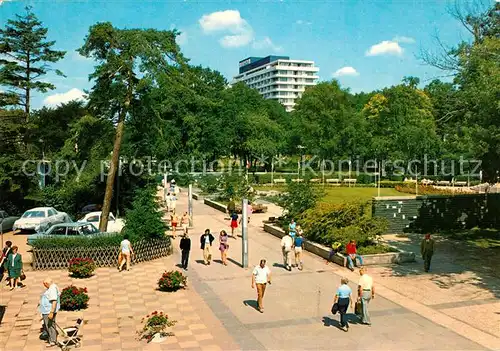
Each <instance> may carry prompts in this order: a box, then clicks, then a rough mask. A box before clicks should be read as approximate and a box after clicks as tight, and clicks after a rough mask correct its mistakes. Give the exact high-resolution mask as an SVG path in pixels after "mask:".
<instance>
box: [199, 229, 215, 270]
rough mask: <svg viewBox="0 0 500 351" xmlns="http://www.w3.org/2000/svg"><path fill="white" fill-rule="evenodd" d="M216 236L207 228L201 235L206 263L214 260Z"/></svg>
mask: <svg viewBox="0 0 500 351" xmlns="http://www.w3.org/2000/svg"><path fill="white" fill-rule="evenodd" d="M214 239H215V238H214V236H213V235H212V234H210V229H205V234H203V235H202V236H201V237H200V244H201V249H202V250H203V261H204V262H205V265H208V264H210V261H212V250H211V247H212V242H213V241H214Z"/></svg>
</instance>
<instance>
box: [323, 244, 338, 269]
mask: <svg viewBox="0 0 500 351" xmlns="http://www.w3.org/2000/svg"><path fill="white" fill-rule="evenodd" d="M341 250H342V244H341V243H340V242H339V241H335V242H334V243H333V244H332V246H331V249H330V254H329V255H328V259H327V260H326V262H325V263H326V264H328V263H330V262H332V258H333V256H335V255H337V254H339V253H340V251H341Z"/></svg>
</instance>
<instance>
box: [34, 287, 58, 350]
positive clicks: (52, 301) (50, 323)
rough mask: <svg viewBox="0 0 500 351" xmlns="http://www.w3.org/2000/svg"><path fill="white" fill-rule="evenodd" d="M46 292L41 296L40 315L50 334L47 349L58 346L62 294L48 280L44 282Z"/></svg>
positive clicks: (44, 326)
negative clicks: (57, 326) (57, 317)
mask: <svg viewBox="0 0 500 351" xmlns="http://www.w3.org/2000/svg"><path fill="white" fill-rule="evenodd" d="M43 286H44V287H45V289H46V290H45V291H44V292H43V293H42V295H41V296H40V307H39V310H40V313H41V314H42V319H43V328H44V330H45V332H46V333H47V334H48V336H49V339H48V343H49V344H48V345H47V347H48V348H49V347H54V346H56V345H57V330H56V316H57V312H59V309H60V308H61V301H60V297H61V292H60V290H59V288H58V287H57V285H56V284H54V282H52V279H50V278H47V279H45V280H44V281H43Z"/></svg>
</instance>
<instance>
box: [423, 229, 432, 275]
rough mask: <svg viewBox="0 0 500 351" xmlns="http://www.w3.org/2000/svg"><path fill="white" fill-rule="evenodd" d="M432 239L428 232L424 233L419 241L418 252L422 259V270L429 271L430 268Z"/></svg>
mask: <svg viewBox="0 0 500 351" xmlns="http://www.w3.org/2000/svg"><path fill="white" fill-rule="evenodd" d="M434 246H435V242H434V239H431V235H430V234H425V238H424V239H423V240H422V242H421V243H420V254H421V255H422V259H423V260H424V271H426V272H429V270H430V269H431V260H432V255H434Z"/></svg>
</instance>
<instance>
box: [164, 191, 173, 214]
mask: <svg viewBox="0 0 500 351" xmlns="http://www.w3.org/2000/svg"><path fill="white" fill-rule="evenodd" d="M170 197H171V196H170V193H168V194H167V196H165V205H166V206H167V212H170V209H171V208H172V206H171V201H170Z"/></svg>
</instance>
